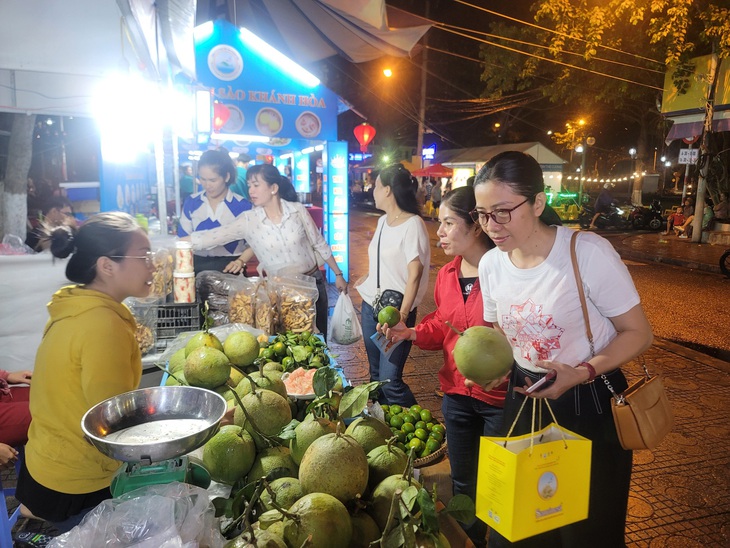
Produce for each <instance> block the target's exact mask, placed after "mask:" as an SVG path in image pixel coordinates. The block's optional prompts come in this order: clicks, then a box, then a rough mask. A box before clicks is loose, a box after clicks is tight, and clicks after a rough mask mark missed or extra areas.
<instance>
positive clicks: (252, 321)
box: [228, 276, 258, 327]
mask: <svg viewBox="0 0 730 548" xmlns="http://www.w3.org/2000/svg"><path fill="white" fill-rule="evenodd" d="M252 280H254V279H253V278H244V277H241V276H237V277H236V279H235V280H231V282H230V284H229V291H228V320H229V321H230V322H231V323H243V324H246V325H250V326H252V327H256V289H257V287H258V283H257V281H255V280H254V281H252Z"/></svg>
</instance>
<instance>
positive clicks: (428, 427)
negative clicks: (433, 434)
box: [426, 422, 433, 432]
mask: <svg viewBox="0 0 730 548" xmlns="http://www.w3.org/2000/svg"><path fill="white" fill-rule="evenodd" d="M426 430H428V431H429V432H430V431H431V430H433V423H432V422H427V423H426Z"/></svg>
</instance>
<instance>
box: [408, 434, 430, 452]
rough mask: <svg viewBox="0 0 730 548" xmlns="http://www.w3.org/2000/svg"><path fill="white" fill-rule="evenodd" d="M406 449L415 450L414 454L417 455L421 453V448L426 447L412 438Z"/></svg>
mask: <svg viewBox="0 0 730 548" xmlns="http://www.w3.org/2000/svg"><path fill="white" fill-rule="evenodd" d="M408 447H411V448H413V449H415V450H416V453H417V454H418V453H420V452H421V451H423V448H424V447H426V445H425V444H424V443H423V441H421V440H419V439H418V438H413V439H412V440H411V441H409V442H408Z"/></svg>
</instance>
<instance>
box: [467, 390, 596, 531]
mask: <svg viewBox="0 0 730 548" xmlns="http://www.w3.org/2000/svg"><path fill="white" fill-rule="evenodd" d="M528 399H531V398H527V399H525V401H524V402H523V403H522V407H520V413H521V412H522V409H523V408H524V406H525V403H526V402H527V400H528ZM537 401H540V402H545V404H546V405H547V406H548V409H549V410H550V414H551V415H552V418H553V421H554V422H553V423H551V424H549V425H548V426H546V427H545V428H542V429H540V430H537V431H535V408H536V406H537V405H536V404H537ZM532 402H533V407H532V426H533V427H532V432H531V433H530V434H525V435H523V436H511V433H512V429H514V426H515V424H516V423H517V419H515V422H514V423H513V424H512V428H510V431H509V432H508V434H507V436H506V437H504V438H498V437H483V438H482V439H481V445H480V448H479V468H478V475H477V495H476V514H477V517H479V518H480V519H481V520H482V521H484V522H485V523H486V524H487V525H489V526H490V527H492V528H493V529H495V530H497V531H498V532H499V533H500V534H501V535H502V536H504V537H505V538H506V539H507V540H509V541H510V542H516V541H518V540H522V539H524V538H527V537H531V536H534V535H537V534H540V533H544V532H546V531H550V530H552V529H557V528H558V527H562V526H564V525H568V524H571V523H575V522H576V521H580V520H583V519H586V518H587V517H588V496H589V494H590V476H591V441H590V440H589V439H587V438H584V437H583V436H579V435H578V434H575V433H573V432H571V431H569V430H566V429H565V428H562V427H561V426H559V425H558V424H557V421H555V416H554V415H553V412H552V409H551V408H550V405H549V404H548V402H547V400H535V399H532ZM520 413H518V414H517V416H518V417H519V414H520Z"/></svg>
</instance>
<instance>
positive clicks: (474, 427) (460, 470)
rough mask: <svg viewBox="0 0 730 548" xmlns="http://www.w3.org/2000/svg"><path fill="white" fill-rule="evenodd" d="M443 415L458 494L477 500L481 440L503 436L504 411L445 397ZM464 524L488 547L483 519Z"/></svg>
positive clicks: (472, 400)
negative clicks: (501, 433) (487, 437)
mask: <svg viewBox="0 0 730 548" xmlns="http://www.w3.org/2000/svg"><path fill="white" fill-rule="evenodd" d="M441 412H442V413H443V415H444V421H445V422H446V441H447V442H448V444H449V461H450V464H451V482H452V486H453V490H454V495H458V494H462V495H467V496H468V497H470V498H471V499H472V500H476V494H477V493H476V492H477V465H478V464H479V443H480V438H481V437H482V436H498V435H499V433H500V431H501V429H502V415H503V411H502V409H501V408H499V407H495V406H493V405H489V404H488V403H485V402H483V401H481V400H478V399H476V398H472V397H470V396H463V395H461V394H444V400H443V402H442V404H441ZM460 525H461V527H462V528H463V529H464V531H465V532H466V534H467V535H468V536H469V538H470V539H471V540H472V542H473V543H474V545H475V546H476V547H477V548H480V547H485V546H486V545H487V542H486V536H487V525H486V524H485V523H484V522H483V521H481V520H480V519H479V518H475V519H474V521H472V522H471V523H469V524H463V523H461V524H460Z"/></svg>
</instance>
